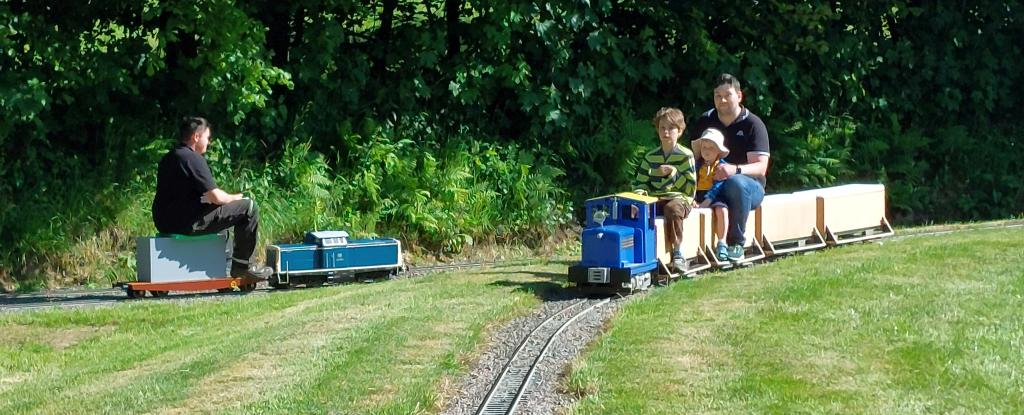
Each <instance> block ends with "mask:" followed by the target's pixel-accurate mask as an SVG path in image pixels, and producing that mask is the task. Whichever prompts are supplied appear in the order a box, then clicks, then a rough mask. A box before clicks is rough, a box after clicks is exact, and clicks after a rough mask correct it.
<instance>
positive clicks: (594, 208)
mask: <svg viewBox="0 0 1024 415" xmlns="http://www.w3.org/2000/svg"><path fill="white" fill-rule="evenodd" d="M657 201H658V199H657V198H653V197H648V196H642V195H639V194H635V193H618V194H614V195H608V196H602V197H597V198H593V199H590V200H587V201H586V202H585V204H584V205H585V208H586V223H585V225H584V228H583V231H582V235H581V239H582V243H583V254H582V258H581V260H580V263H579V264H577V265H574V266H571V267H569V281H570V282H572V283H573V284H575V285H576V286H577V287H581V288H585V287H592V288H598V287H599V288H610V289H628V290H643V289H647V288H648V287H650V286H651V281H652V276H653V274H654V273H655V272H656V270H657V268H658V259H657V252H656V248H657V243H656V242H657V241H656V236H657V234H656V231H655V222H654V219H655V203H656V202H657Z"/></svg>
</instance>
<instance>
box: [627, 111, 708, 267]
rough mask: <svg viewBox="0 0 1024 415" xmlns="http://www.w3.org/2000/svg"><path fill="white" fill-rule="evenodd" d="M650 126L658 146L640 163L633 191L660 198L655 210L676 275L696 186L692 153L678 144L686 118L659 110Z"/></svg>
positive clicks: (683, 259)
mask: <svg viewBox="0 0 1024 415" xmlns="http://www.w3.org/2000/svg"><path fill="white" fill-rule="evenodd" d="M654 127H655V128H656V129H657V132H658V138H659V139H660V141H661V145H660V146H659V147H658V148H655V149H653V150H651V151H649V152H648V153H647V154H646V155H644V158H643V160H641V161H640V165H639V166H637V173H636V178H635V179H634V180H633V189H634V190H633V191H634V192H636V193H639V194H643V195H650V196H655V197H658V198H660V199H661V200H660V201H659V202H658V207H659V208H660V209H659V210H661V211H662V212H664V214H665V233H666V234H667V237H668V240H669V242H670V243H671V245H672V263H671V264H670V265H671V266H672V268H674V270H675V271H676V272H685V271H686V268H687V264H686V257H685V256H684V255H683V247H682V242H683V219H686V217H687V216H689V215H690V209H691V207H692V205H693V195H694V192H695V190H696V184H697V174H696V172H695V171H694V168H693V164H694V163H693V152H691V151H690V150H689V149H687V148H686V147H683V146H682V145H680V144H679V143H678V141H679V137H680V136H681V135H682V133H683V130H684V129H686V117H685V116H684V115H683V112H682V111H680V110H679V109H677V108H662V109H660V110H659V111H658V113H657V114H655V116H654Z"/></svg>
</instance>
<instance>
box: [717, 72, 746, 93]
mask: <svg viewBox="0 0 1024 415" xmlns="http://www.w3.org/2000/svg"><path fill="white" fill-rule="evenodd" d="M722 85H728V86H731V87H732V88H733V89H735V90H736V91H737V92H738V91H740V90H741V89H740V80H739V79H736V77H735V76H732V75H731V74H727V73H723V74H721V75H718V80H717V81H715V88H718V87H720V86H722Z"/></svg>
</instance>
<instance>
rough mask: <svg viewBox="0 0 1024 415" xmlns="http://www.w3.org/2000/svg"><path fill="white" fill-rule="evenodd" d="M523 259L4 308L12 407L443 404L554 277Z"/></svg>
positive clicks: (327, 408)
mask: <svg viewBox="0 0 1024 415" xmlns="http://www.w3.org/2000/svg"><path fill="white" fill-rule="evenodd" d="M548 268H550V270H551V271H552V272H557V271H559V270H562V269H563V268H564V265H552V266H543V265H541V266H534V267H531V268H530V269H531V270H532V271H534V272H541V273H542V272H544V271H543V270H545V269H548ZM517 270H518V268H515V269H513V268H498V269H491V270H487V269H485V270H479V271H469V272H461V273H459V274H458V275H454V274H449V275H435V276H428V277H423V278H416V279H406V280H397V281H386V282H381V283H375V284H351V285H342V286H335V287H327V288H320V289H298V290H292V291H287V292H272V293H270V294H269V295H251V296H243V297H237V298H234V297H232V298H227V299H223V300H217V301H197V302H188V303H180V304H177V303H166V302H155V301H138V302H132V303H130V304H122V305H118V306H113V307H107V308H100V309H91V310H78V311H48V312H29V313H3V314H0V333H3V335H2V336H0V413H3V414H14V413H117V414H123V413H158V414H172V413H228V414H231V413H282V414H284V413H287V414H291V413H317V414H320V413H343V414H348V413H395V414H408V413H417V412H434V411H436V410H437V405H438V401H439V396H440V395H442V394H444V393H445V390H444V387H443V386H441V385H444V384H446V383H450V382H448V381H447V380H450V379H451V378H452V377H453V376H457V374H458V373H459V372H460V371H461V370H463V369H464V367H465V366H466V362H465V360H466V358H467V357H468V356H470V355H473V354H474V351H475V350H477V349H478V347H479V344H480V342H481V341H483V337H484V336H483V333H485V330H486V328H487V327H489V326H491V325H493V324H500V322H501V321H504V320H506V319H509V318H512V317H514V316H516V315H521V314H523V313H526V312H528V311H529V310H530V309H532V308H533V307H535V306H536V305H537V304H538V302H539V301H540V300H539V299H538V296H537V295H536V294H537V293H538V292H539V291H542V290H548V289H552V288H555V287H556V286H555V285H554V284H552V283H550V282H547V281H549V280H550V278H548V277H547V276H545V275H541V276H538V275H536V274H530V273H517ZM538 270H540V271H538Z"/></svg>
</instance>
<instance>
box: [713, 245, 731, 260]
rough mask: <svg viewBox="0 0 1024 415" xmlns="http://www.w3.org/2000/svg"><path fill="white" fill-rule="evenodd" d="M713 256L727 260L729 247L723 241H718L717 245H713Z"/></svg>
mask: <svg viewBox="0 0 1024 415" xmlns="http://www.w3.org/2000/svg"><path fill="white" fill-rule="evenodd" d="M715 256H716V257H718V260H719V261H728V260H729V247H728V246H726V245H725V242H721V241H719V242H718V246H716V247H715Z"/></svg>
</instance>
